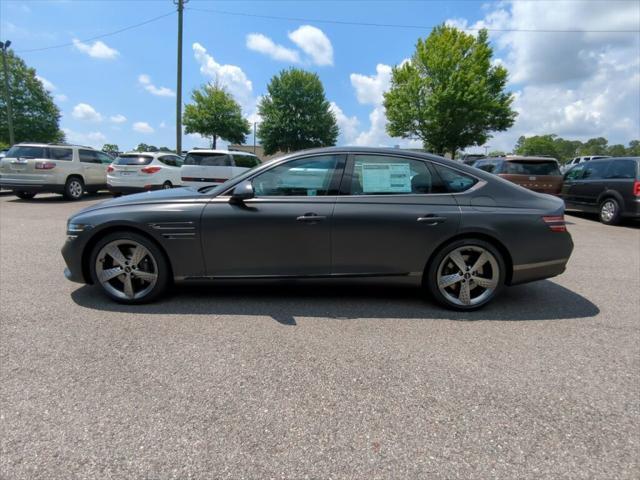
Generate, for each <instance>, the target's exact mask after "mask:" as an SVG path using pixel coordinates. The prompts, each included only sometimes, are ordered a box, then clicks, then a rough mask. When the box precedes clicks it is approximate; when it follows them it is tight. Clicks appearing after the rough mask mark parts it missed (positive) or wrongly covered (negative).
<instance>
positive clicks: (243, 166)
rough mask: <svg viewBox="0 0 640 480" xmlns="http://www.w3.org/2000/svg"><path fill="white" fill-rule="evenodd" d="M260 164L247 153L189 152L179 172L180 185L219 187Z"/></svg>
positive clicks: (254, 157)
mask: <svg viewBox="0 0 640 480" xmlns="http://www.w3.org/2000/svg"><path fill="white" fill-rule="evenodd" d="M260 163H261V162H260V159H259V158H258V157H256V156H255V155H254V154H252V153H247V152H236V151H233V152H230V151H227V150H205V149H196V150H190V151H189V153H187V156H186V157H185V159H184V163H183V165H182V168H181V171H180V175H181V177H182V179H181V181H182V185H184V186H191V187H205V186H207V185H220V184H221V183H224V182H226V181H227V180H229V179H230V178H233V177H235V176H236V175H240V174H241V173H242V172H246V171H247V170H249V169H250V168H253V167H255V166H257V165H260Z"/></svg>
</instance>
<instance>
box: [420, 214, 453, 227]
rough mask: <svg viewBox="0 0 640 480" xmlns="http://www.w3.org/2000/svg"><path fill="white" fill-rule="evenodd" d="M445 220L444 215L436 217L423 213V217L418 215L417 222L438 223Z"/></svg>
mask: <svg viewBox="0 0 640 480" xmlns="http://www.w3.org/2000/svg"><path fill="white" fill-rule="evenodd" d="M446 221H447V218H446V217H437V216H435V215H425V216H424V217H418V222H420V223H426V224H427V225H438V224H439V223H443V222H446Z"/></svg>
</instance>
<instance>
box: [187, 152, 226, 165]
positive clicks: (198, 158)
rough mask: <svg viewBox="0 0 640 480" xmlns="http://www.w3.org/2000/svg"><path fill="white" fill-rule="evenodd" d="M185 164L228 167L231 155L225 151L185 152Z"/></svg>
mask: <svg viewBox="0 0 640 480" xmlns="http://www.w3.org/2000/svg"><path fill="white" fill-rule="evenodd" d="M184 164H185V165H200V166H201V167H230V166H231V165H232V163H231V155H229V154H226V153H194V152H191V153H189V154H187V158H185V159H184Z"/></svg>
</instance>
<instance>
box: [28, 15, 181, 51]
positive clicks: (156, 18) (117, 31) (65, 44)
mask: <svg viewBox="0 0 640 480" xmlns="http://www.w3.org/2000/svg"><path fill="white" fill-rule="evenodd" d="M174 13H176V12H175V10H172V11H170V12H169V13H165V14H163V15H159V16H157V17H153V18H150V19H149V20H145V21H144V22H140V23H136V24H134V25H129V26H128V27H124V28H121V29H119V30H114V31H113V32H109V33H103V34H102V35H96V36H95V37H90V38H85V39H84V40H79V41H80V42H91V41H92V40H98V39H99V38H105V37H110V36H112V35H117V34H118V33H122V32H126V31H127V30H133V29H134V28H138V27H142V26H143V25H147V24H149V23H152V22H155V21H157V20H160V19H161V18H165V17H168V16H169V15H173V14H174ZM73 44H74V42H69V43H62V44H60V45H52V46H50V47H41V48H30V49H27V50H20V51H18V52H16V53H29V52H42V51H44V50H53V49H54V48H64V47H70V46H72V45H73Z"/></svg>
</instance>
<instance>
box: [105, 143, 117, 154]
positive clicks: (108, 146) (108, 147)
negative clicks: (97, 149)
mask: <svg viewBox="0 0 640 480" xmlns="http://www.w3.org/2000/svg"><path fill="white" fill-rule="evenodd" d="M102 151H103V152H106V153H118V152H119V151H120V149H119V148H118V145H116V144H115V143H105V144H104V145H103V146H102Z"/></svg>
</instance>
